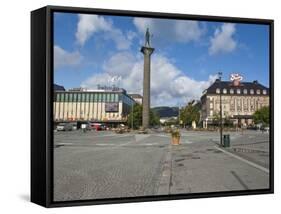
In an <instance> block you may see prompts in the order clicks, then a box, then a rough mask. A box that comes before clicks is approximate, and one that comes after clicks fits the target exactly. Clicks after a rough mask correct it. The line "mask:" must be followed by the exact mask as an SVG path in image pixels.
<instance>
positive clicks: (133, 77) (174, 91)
mask: <svg viewBox="0 0 281 214" xmlns="http://www.w3.org/2000/svg"><path fill="white" fill-rule="evenodd" d="M103 70H104V71H103V72H102V73H98V74H94V75H93V76H91V77H90V78H88V79H87V80H85V81H84V82H82V84H81V86H82V87H87V88H96V86H97V84H108V82H109V80H110V79H112V77H114V76H120V77H121V81H120V83H119V85H118V86H119V87H122V88H124V89H126V90H127V92H129V93H140V94H142V83H143V82H142V80H143V58H142V56H141V55H138V56H134V55H132V54H131V53H130V52H119V53H116V54H115V55H113V56H112V57H111V58H110V59H109V60H107V61H106V62H105V63H104V66H103ZM215 78H216V76H209V78H208V80H206V81H196V80H194V79H193V78H191V77H189V76H187V75H186V74H185V73H184V72H183V71H181V70H179V69H178V68H177V67H176V66H175V65H174V64H173V63H172V62H171V61H170V60H169V59H168V58H166V57H164V56H162V55H159V54H155V55H153V56H152V63H151V103H152V106H159V105H170V106H176V105H178V104H179V103H187V101H189V100H191V99H199V98H200V97H201V95H202V92H203V90H205V89H206V88H207V87H208V86H209V85H210V84H211V83H212V82H213V81H214V80H215Z"/></svg>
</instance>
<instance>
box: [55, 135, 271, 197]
mask: <svg viewBox="0 0 281 214" xmlns="http://www.w3.org/2000/svg"><path fill="white" fill-rule="evenodd" d="M230 136H231V144H232V146H231V148H228V149H221V148H219V147H218V143H219V134H218V133H217V132H197V131H182V137H181V145H179V146H171V145H170V140H171V139H170V135H169V134H166V133H162V132H159V133H158V132H153V133H150V134H146V135H141V134H134V133H128V134H115V133H112V132H108V131H103V132H95V131H89V132H86V133H83V132H81V131H79V130H77V131H72V132H55V133H54V200H55V201H67V200H83V199H99V198H119V197H136V196H152V195H167V194H181V193H196V192H216V191H229V190H247V189H264V188H268V187H269V170H268V167H269V146H268V145H269V143H268V141H269V136H268V134H267V133H261V132H257V131H246V132H244V133H243V134H242V133H230Z"/></svg>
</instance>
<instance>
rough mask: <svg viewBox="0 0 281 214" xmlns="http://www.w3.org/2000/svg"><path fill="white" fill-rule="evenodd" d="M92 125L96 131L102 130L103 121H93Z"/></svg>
mask: <svg viewBox="0 0 281 214" xmlns="http://www.w3.org/2000/svg"><path fill="white" fill-rule="evenodd" d="M90 127H91V129H94V130H96V131H101V130H102V127H101V123H91V124H90Z"/></svg>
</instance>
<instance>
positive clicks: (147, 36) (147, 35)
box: [144, 28, 151, 47]
mask: <svg viewBox="0 0 281 214" xmlns="http://www.w3.org/2000/svg"><path fill="white" fill-rule="evenodd" d="M150 37H151V34H150V33H149V28H146V32H145V43H144V46H145V47H150Z"/></svg>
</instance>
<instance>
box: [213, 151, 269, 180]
mask: <svg viewBox="0 0 281 214" xmlns="http://www.w3.org/2000/svg"><path fill="white" fill-rule="evenodd" d="M214 147H215V148H216V149H217V150H219V151H221V152H223V153H225V154H227V155H229V156H231V157H233V158H236V159H238V160H240V161H242V162H244V163H246V164H248V165H250V166H253V167H255V168H257V169H259V170H261V171H263V172H265V173H267V174H269V169H267V168H265V167H263V166H260V165H258V164H255V163H253V162H251V161H248V160H246V159H244V158H241V157H239V156H237V155H235V154H232V153H231V152H227V151H225V150H224V149H221V148H219V147H217V146H214Z"/></svg>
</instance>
